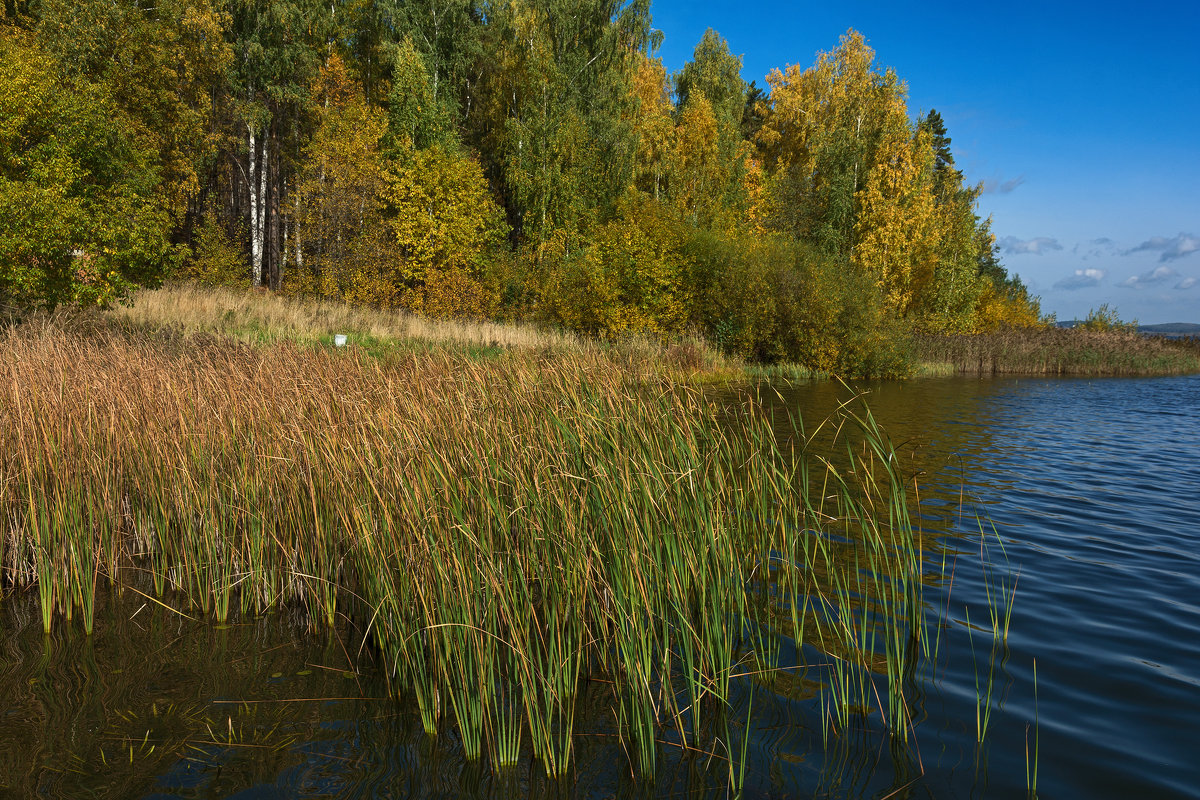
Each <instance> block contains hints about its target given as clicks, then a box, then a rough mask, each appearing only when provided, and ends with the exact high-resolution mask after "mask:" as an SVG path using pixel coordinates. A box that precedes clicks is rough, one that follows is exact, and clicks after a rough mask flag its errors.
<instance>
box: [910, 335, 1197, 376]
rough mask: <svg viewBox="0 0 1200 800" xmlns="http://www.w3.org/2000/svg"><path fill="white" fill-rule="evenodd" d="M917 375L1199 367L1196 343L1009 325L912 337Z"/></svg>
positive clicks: (1152, 371)
mask: <svg viewBox="0 0 1200 800" xmlns="http://www.w3.org/2000/svg"><path fill="white" fill-rule="evenodd" d="M914 347H915V353H916V358H917V361H918V363H919V364H920V365H921V368H920V374H926V375H936V374H966V375H1089V376H1134V375H1179V374H1186V373H1194V372H1200V348H1197V347H1196V346H1194V345H1190V344H1189V343H1187V342H1177V341H1171V340H1167V339H1163V338H1150V337H1146V336H1143V335H1141V334H1139V333H1136V332H1131V331H1120V330H1110V331H1091V330H1086V329H1083V328H1031V329H1014V330H1008V331H1001V332H997V333H989V334H971V335H961V336H917V337H914Z"/></svg>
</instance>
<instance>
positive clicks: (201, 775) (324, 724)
mask: <svg viewBox="0 0 1200 800" xmlns="http://www.w3.org/2000/svg"><path fill="white" fill-rule="evenodd" d="M855 391H863V392H865V393H866V397H867V400H868V402H869V404H870V407H871V409H872V411H873V413H874V415H875V416H876V417H877V418H878V419H879V421H880V422H881V424H882V425H883V426H884V427H885V428H886V430H887V431H888V432H889V433H890V435H891V438H892V440H893V442H894V443H895V444H896V446H897V448H898V449H899V451H900V453H901V455H902V457H903V458H904V459H905V465H906V469H911V471H912V472H913V473H916V474H920V476H921V482H922V486H923V488H922V497H921V499H922V511H923V518H922V519H923V525H925V526H927V528H928V529H929V531H930V532H931V545H930V549H929V552H928V553H927V554H926V558H927V559H929V560H930V561H933V562H937V561H939V560H940V559H941V558H942V557H943V554H944V556H945V558H946V559H947V560H948V564H949V569H948V572H951V573H952V575H953V580H952V581H947V582H945V583H944V584H942V585H940V586H937V587H931V589H930V591H929V593H928V594H927V598H928V599H929V600H930V601H931V602H935V603H943V604H945V605H946V607H948V608H949V611H950V618H951V624H950V625H949V626H948V627H947V628H946V629H945V630H943V631H942V633H941V636H940V638H939V649H938V658H937V661H936V669H935V671H934V672H933V673H932V674H931V675H926V676H925V677H924V678H918V679H915V680H916V681H917V683H918V684H919V685H918V686H916V687H915V691H914V694H913V697H914V698H915V699H914V702H915V704H916V706H917V707H916V708H915V709H914V713H913V716H914V717H915V718H916V719H918V720H919V723H918V726H917V733H916V736H915V738H914V740H913V741H912V742H911V743H910V746H908V747H905V746H901V745H899V744H898V743H897V742H895V741H893V740H892V739H890V738H889V737H888V736H886V735H885V734H884V732H883V731H884V726H883V725H882V724H881V721H880V720H879V719H878V715H874V716H872V717H868V718H866V719H865V720H863V721H862V722H861V724H860V725H859V726H858V727H857V728H854V729H851V730H848V731H844V732H842V733H840V734H831V733H830V732H829V731H828V730H827V727H826V726H825V725H823V724H822V709H821V706H820V701H819V699H818V697H817V693H816V691H815V688H816V686H818V685H819V683H820V682H822V681H823V680H825V679H826V676H822V675H820V674H816V673H814V672H802V671H797V672H789V673H783V674H778V675H772V676H748V677H745V678H742V679H740V680H739V681H736V682H735V685H734V689H733V692H734V697H733V704H732V709H731V711H730V720H731V722H730V727H731V730H732V733H733V735H734V736H739V737H740V735H741V732H742V726H743V725H744V724H745V721H746V719H747V712H748V711H749V712H750V714H749V720H750V725H751V731H750V739H749V741H750V750H749V757H748V759H747V765H746V769H747V774H748V788H747V795H748V796H750V797H780V798H782V797H795V796H829V797H846V798H857V797H884V796H897V797H931V798H932V797H936V798H942V797H998V798H999V797H1015V796H1021V795H1023V794H1024V793H1025V790H1026V766H1027V758H1026V752H1027V744H1028V747H1029V749H1030V752H1032V748H1033V746H1034V744H1035V742H1036V744H1037V746H1038V749H1039V757H1038V760H1037V767H1038V789H1039V794H1040V795H1041V796H1043V797H1055V798H1064V797H1074V798H1094V797H1112V798H1117V797H1122V798H1124V797H1149V796H1153V797H1198V796H1200V788H1198V787H1200V766H1198V764H1200V757H1198V753H1200V748H1198V746H1197V744H1196V740H1195V737H1194V731H1196V730H1197V729H1200V600H1198V598H1200V378H1196V377H1187V378H1170V379H1152V380H1146V379H1141V380H1024V379H1020V380H1016V379H1006V380H975V379H970V380H966V379H945V380H922V381H912V382H908V383H902V384H901V383H874V384H865V385H862V386H859V387H855V388H854V389H853V390H852V389H849V388H847V387H842V386H839V385H836V384H832V383H814V384H810V385H805V386H800V387H795V388H793V389H789V390H787V391H784V392H782V393H780V394H779V395H776V394H774V393H767V392H763V393H762V398H763V401H764V402H765V403H766V404H767V405H768V407H769V409H770V410H771V411H772V413H775V414H777V415H778V417H779V419H780V420H781V421H782V419H783V418H784V417H785V416H786V414H787V413H788V412H789V411H790V412H793V413H795V412H798V413H800V414H801V415H802V417H803V419H804V421H805V426H806V430H807V431H808V432H809V433H810V434H814V433H815V434H816V439H817V441H816V443H814V444H812V445H810V447H813V448H814V449H819V448H820V447H821V446H822V444H821V437H822V436H824V435H826V433H827V432H826V431H818V430H817V423H818V422H819V421H820V420H822V419H824V418H826V417H827V416H829V415H830V413H831V412H833V411H834V410H835V409H836V408H837V407H838V405H839V404H840V403H842V402H844V401H846V400H847V399H849V398H851V397H853V395H854V392H855ZM976 510H982V511H984V512H986V514H987V516H988V517H989V518H990V520H991V521H992V523H994V525H995V528H996V530H997V531H998V532H999V534H1000V537H1001V541H1002V542H1003V550H1002V552H1001V550H1000V548H999V545H996V544H992V545H991V547H990V549H989V553H988V555H989V557H990V559H989V560H990V561H992V562H993V563H998V564H999V565H1000V566H1001V567H1003V568H1004V569H1006V570H1010V571H1011V573H1006V574H1011V575H1014V576H1015V575H1018V574H1019V578H1018V579H1017V587H1016V601H1015V604H1014V606H1013V612H1012V619H1011V625H1010V629H1009V636H1008V639H1007V647H1003V646H1002V647H1000V649H999V651H998V659H997V661H996V663H995V664H994V671H993V673H992V674H993V677H994V679H995V684H994V690H993V693H992V703H991V712H990V724H989V726H988V735H987V737H986V739H985V742H984V744H983V745H982V746H981V747H980V746H978V745H977V744H976V712H977V708H978V706H977V698H978V692H979V691H980V689H978V688H977V686H980V685H981V684H977V681H978V680H980V679H981V678H982V679H984V680H985V681H986V676H987V670H988V666H989V658H988V656H989V653H990V630H987V628H988V625H987V611H986V605H987V598H986V596H985V592H984V589H983V586H984V578H985V576H984V574H983V573H982V572H981V568H980V565H979V564H980V560H979V557H978V549H979V547H980V541H981V538H980V530H979V524H978V523H977V522H976V521H975V519H974V517H973V515H972V514H973V512H974V511H976ZM932 534H936V536H937V537H938V542H939V543H940V548H939V547H938V546H935V544H934V543H933V541H932ZM1010 585H1011V581H1010ZM104 602H105V603H107V604H108V610H107V611H106V612H105V613H98V614H97V629H96V633H95V635H94V636H93V637H91V638H87V637H85V636H83V635H82V632H81V631H80V630H79V629H78V626H76V628H75V629H73V630H72V629H70V627H71V626H68V625H61V626H57V627H56V628H55V631H54V633H53V634H52V635H51V636H50V637H48V638H47V637H43V635H42V632H41V625H40V616H39V615H38V613H37V608H36V603H35V600H34V599H33V597H25V598H22V597H16V598H13V597H9V598H6V599H5V600H4V602H3V603H0V713H2V714H3V723H2V724H0V795H2V796H10V795H11V796H14V797H24V796H43V797H80V796H90V797H153V798H166V797H179V798H217V797H233V796H237V797H240V798H275V797H296V796H303V797H389V796H390V797H460V796H466V797H554V796H561V797H581V798H582V797H587V798H591V797H596V798H600V797H665V796H690V797H723V796H725V786H724V777H725V776H726V775H727V774H728V768H727V766H726V764H725V763H724V762H723V761H722V760H721V758H722V756H721V755H720V754H695V753H688V752H686V751H684V750H682V749H681V748H679V747H678V746H677V745H676V744H673V743H671V742H670V737H669V736H667V735H664V739H665V740H667V741H666V742H665V743H664V745H663V746H662V748H661V750H662V756H661V759H662V763H661V765H660V768H659V771H658V777H657V778H656V780H655V782H654V784H653V785H650V786H646V785H642V784H639V783H638V782H637V781H635V780H634V779H633V778H632V777H631V776H630V774H629V769H628V766H627V765H628V758H627V756H626V755H625V754H624V752H623V751H622V750H621V748H620V745H619V744H618V742H617V739H616V737H615V731H614V729H613V726H612V719H611V711H610V710H609V709H607V708H606V707H605V706H604V705H603V704H602V703H601V700H600V698H604V697H606V695H605V694H604V693H603V692H587V691H585V692H584V693H583V695H582V699H581V701H580V702H581V703H584V704H585V708H584V709H581V711H580V714H579V716H580V718H581V719H587V720H589V722H588V723H586V724H585V725H584V726H583V732H582V734H581V736H580V737H579V740H578V742H577V748H578V749H577V757H576V759H575V763H574V768H573V775H571V776H570V778H569V779H568V780H566V781H564V782H562V783H557V784H552V783H548V782H547V781H546V780H545V779H544V778H543V777H542V775H541V771H540V768H539V767H538V766H537V765H536V764H535V763H534V762H532V760H530V759H528V758H526V759H524V760H523V761H522V763H521V765H520V766H519V767H518V768H516V769H514V770H511V771H510V772H509V773H506V774H502V775H493V774H492V773H491V771H490V770H489V769H488V767H487V766H486V762H485V763H482V764H473V763H470V762H467V761H466V760H465V759H463V758H462V755H461V749H460V748H459V747H458V746H457V743H456V741H455V737H454V733H453V731H452V730H447V731H445V732H444V733H443V734H442V735H441V736H440V738H439V739H438V740H437V741H430V740H429V739H427V738H426V737H425V735H424V734H423V733H422V731H421V726H420V722H419V719H418V718H417V716H416V713H415V710H413V709H410V708H409V707H408V704H407V703H405V702H404V701H403V700H399V701H398V700H395V699H390V698H388V697H387V693H388V690H387V686H386V682H385V681H384V680H383V677H382V674H381V670H380V669H379V668H378V666H377V665H375V664H373V663H372V662H371V659H370V652H371V648H370V646H369V645H368V646H367V647H366V648H364V649H361V650H360V644H361V643H360V642H358V641H357V640H356V639H355V634H354V632H353V631H352V630H350V629H345V630H339V631H335V632H334V633H332V634H327V633H321V634H317V635H313V634H310V633H308V632H307V631H306V629H305V627H304V625H303V621H302V620H300V619H289V618H287V617H286V615H278V614H277V615H273V616H270V617H267V618H263V619H251V620H244V621H241V622H240V623H239V624H236V625H233V626H230V627H228V628H224V629H219V628H217V627H215V626H212V625H209V624H205V623H197V622H193V621H190V620H187V619H184V618H182V617H180V616H178V615H176V614H174V613H172V612H170V611H168V610H166V609H163V608H161V607H159V606H156V605H154V604H153V603H149V602H146V601H145V600H144V599H143V598H141V597H139V596H137V595H134V594H132V593H128V592H127V593H126V594H125V596H124V597H122V598H116V597H107V598H106V599H105V601H104ZM968 617H969V618H970V622H971V623H972V624H973V625H975V626H977V627H982V628H983V629H985V630H976V631H974V632H970V628H968V626H967V620H968ZM799 660H800V659H799V654H797V653H795V652H794V651H793V652H791V653H788V652H786V651H785V652H783V653H781V654H780V663H784V664H787V663H798V662H799ZM1035 661H1036V670H1037V681H1036V692H1035V689H1034V687H1035V684H1034V663H1035ZM982 685H984V686H985V685H986V683H984V684H982ZM589 703H590V704H591V706H590V707H587V705H588V704H589ZM1035 715H1036V719H1037V724H1036V725H1035ZM1030 760H1031V759H1030ZM893 792H895V793H896V794H894V795H892V793H893Z"/></svg>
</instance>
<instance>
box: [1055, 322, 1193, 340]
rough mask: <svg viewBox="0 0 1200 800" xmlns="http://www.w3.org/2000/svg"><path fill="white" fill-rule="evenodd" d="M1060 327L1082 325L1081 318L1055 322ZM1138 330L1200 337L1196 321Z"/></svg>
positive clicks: (1176, 337) (1149, 332)
mask: <svg viewBox="0 0 1200 800" xmlns="http://www.w3.org/2000/svg"><path fill="white" fill-rule="evenodd" d="M1055 324H1056V325H1058V327H1060V328H1074V327H1075V326H1076V325H1082V324H1083V320H1081V319H1066V320H1059V321H1058V322H1056V323H1055ZM1138 332H1139V333H1144V334H1145V335H1146V336H1165V337H1167V338H1168V339H1183V338H1186V337H1196V338H1200V324H1197V323H1195V322H1164V323H1162V324H1161V325H1139V326H1138Z"/></svg>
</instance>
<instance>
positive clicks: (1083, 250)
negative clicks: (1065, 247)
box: [1071, 236, 1120, 261]
mask: <svg viewBox="0 0 1200 800" xmlns="http://www.w3.org/2000/svg"><path fill="white" fill-rule="evenodd" d="M1116 244H1117V243H1116V242H1114V241H1113V240H1112V239H1109V238H1108V237H1107V236H1102V237H1100V238H1099V239H1092V240H1091V241H1088V242H1080V243H1079V244H1077V245H1075V246H1074V247H1072V248H1071V253H1072V255H1077V256H1079V258H1080V260H1082V261H1087V260H1089V259H1092V258H1108V257H1111V256H1112V255H1113V254H1115V253H1119V252H1120V251H1119V250H1118V249H1117V246H1116Z"/></svg>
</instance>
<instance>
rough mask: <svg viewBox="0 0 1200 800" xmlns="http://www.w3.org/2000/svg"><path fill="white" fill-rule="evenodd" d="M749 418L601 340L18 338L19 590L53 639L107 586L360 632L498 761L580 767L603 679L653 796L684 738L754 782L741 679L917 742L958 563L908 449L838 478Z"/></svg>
mask: <svg viewBox="0 0 1200 800" xmlns="http://www.w3.org/2000/svg"><path fill="white" fill-rule="evenodd" d="M717 416H718V414H717V409H715V408H713V407H712V406H711V405H710V404H709V403H708V402H707V401H706V400H705V399H704V398H703V396H702V395H701V394H699V393H698V392H696V391H694V390H690V389H688V388H686V387H684V386H681V385H680V384H678V383H675V382H670V381H667V380H664V379H663V373H662V371H661V370H660V369H659V368H658V366H657V365H652V364H649V363H648V362H645V361H638V360H637V359H630V358H625V357H622V356H620V355H619V354H614V353H611V352H600V351H597V350H592V349H589V348H586V347H582V348H578V349H576V348H573V347H572V348H568V349H566V350H564V351H561V352H556V353H547V352H546V351H545V350H543V349H539V348H537V347H533V348H510V349H504V350H503V351H502V352H500V353H498V354H496V355H495V356H494V357H489V358H478V357H474V356H471V355H468V354H463V353H457V352H454V351H453V350H433V351H413V352H411V353H408V354H405V355H403V356H402V357H396V358H384V359H381V358H374V357H371V356H369V355H367V354H366V353H365V351H364V350H363V349H361V348H347V349H333V348H315V347H305V346H303V345H301V344H297V343H296V342H293V341H277V342H274V343H270V344H258V345H250V344H246V343H244V342H238V341H233V340H229V339H223V338H217V337H212V336H206V335H202V336H191V337H189V336H183V335H177V336H164V335H161V334H150V333H146V332H143V331H140V330H139V329H136V328H115V329H114V328H110V327H105V326H98V327H97V328H94V329H91V330H85V331H79V330H74V329H62V328H61V327H59V326H56V325H55V324H52V323H44V324H40V325H37V326H29V325H27V326H20V327H16V328H10V329H9V330H7V331H6V332H4V333H3V334H2V335H0V542H2V544H0V564H2V573H3V578H2V581H3V584H2V585H3V586H4V587H6V591H12V590H28V591H35V592H36V593H37V595H38V597H39V600H40V604H41V609H42V616H43V624H44V626H45V627H46V628H47V629H49V628H50V627H51V626H52V625H55V624H62V621H63V620H78V621H81V622H82V626H83V627H84V628H86V629H88V630H90V629H91V627H92V625H93V621H94V616H95V613H96V610H95V596H96V588H97V585H98V584H99V583H100V582H102V581H108V582H111V583H113V584H115V585H116V586H118V587H125V590H126V591H131V592H133V591H138V592H145V593H146V594H148V595H150V594H152V595H153V596H154V599H155V600H156V601H157V602H160V603H162V604H165V605H168V606H171V607H172V608H175V609H176V610H177V611H178V612H179V613H181V614H187V615H190V616H196V617H200V616H207V617H211V618H212V619H214V620H217V621H221V620H226V619H230V618H234V617H237V616H239V615H245V614H257V613H261V612H263V611H265V610H268V609H278V608H284V607H288V608H303V609H305V610H306V611H307V613H308V615H309V616H310V618H311V619H312V621H313V624H314V625H328V624H331V623H332V622H333V621H334V620H335V619H336V618H337V616H338V615H345V616H347V617H349V618H350V619H353V620H354V621H355V622H356V624H358V625H359V626H361V627H363V628H365V629H367V630H368V631H369V638H370V641H371V642H373V645H374V646H375V647H377V648H378V650H379V652H380V653H381V654H382V656H383V657H384V659H385V660H386V662H387V663H388V664H390V665H391V674H392V678H393V679H394V682H395V686H396V691H397V692H399V693H401V694H402V695H403V696H405V697H408V698H413V699H415V701H416V704H417V706H418V707H419V709H420V714H421V717H422V720H423V722H424V725H425V727H426V729H427V730H429V731H431V732H432V731H434V730H436V729H437V728H438V727H439V726H441V725H444V724H453V725H454V726H455V727H456V729H457V731H458V733H459V735H460V737H461V740H462V743H463V747H464V750H465V752H466V754H467V756H468V757H470V758H473V759H474V758H483V757H486V758H488V759H490V760H491V762H492V763H493V764H494V765H495V766H496V767H497V768H502V767H505V766H506V765H510V764H512V763H514V762H515V761H516V760H517V758H518V755H519V754H520V753H521V752H523V750H526V749H530V748H531V749H532V752H533V753H534V754H535V755H536V756H537V758H538V759H539V760H540V761H541V763H542V764H543V765H544V767H545V769H546V771H547V772H548V773H550V774H552V775H557V774H562V773H563V772H564V771H565V770H566V769H567V767H568V764H569V763H570V760H571V752H572V740H573V733H574V731H575V727H576V718H575V714H576V712H575V709H576V703H575V700H576V698H577V696H578V695H579V692H580V686H581V685H582V683H583V682H584V681H586V680H594V681H595V682H596V683H595V684H594V685H600V686H607V687H610V694H611V696H610V702H611V709H612V714H613V718H614V719H616V720H617V721H618V726H617V727H618V729H619V731H620V735H621V736H622V738H623V740H624V742H625V744H626V750H627V752H628V753H629V754H630V759H631V762H632V765H633V767H634V768H636V769H637V770H638V771H640V772H642V773H643V774H649V773H651V772H652V771H653V770H654V765H655V760H656V752H657V748H658V747H659V746H660V745H661V744H662V742H664V741H668V742H672V743H673V744H674V745H675V746H685V747H694V748H697V749H699V750H705V751H708V752H711V753H715V754H716V756H717V757H718V758H728V756H729V755H730V753H731V748H730V727H729V725H728V722H727V720H726V718H725V715H724V709H725V707H726V701H727V699H728V698H729V691H730V684H731V681H734V680H738V679H739V676H747V675H757V677H756V678H755V679H754V680H755V682H756V683H760V684H761V683H768V684H769V681H770V676H771V675H772V674H773V673H774V672H775V671H777V670H794V669H802V670H811V671H809V672H806V673H805V674H807V675H809V677H810V678H815V680H816V682H817V685H818V686H820V687H821V695H820V696H821V698H822V699H821V708H822V709H824V711H823V715H824V717H825V724H826V725H828V726H829V727H830V728H831V729H834V730H838V729H842V728H845V727H846V726H848V725H849V724H850V723H851V720H852V719H853V718H854V717H855V716H856V715H858V714H860V713H867V710H868V709H873V711H872V712H871V713H874V714H880V715H881V717H880V719H882V720H883V721H884V722H885V724H886V726H887V727H888V728H889V729H890V730H891V731H892V732H893V734H894V735H895V736H896V737H897V738H898V739H900V740H903V739H904V738H906V737H907V735H908V732H909V730H910V728H911V725H912V720H910V719H909V716H908V714H909V709H910V708H912V707H914V706H913V705H912V702H911V700H910V699H909V698H907V696H906V695H907V693H908V692H910V691H913V686H914V683H913V681H912V675H913V672H914V670H915V669H916V664H917V662H918V661H919V660H920V659H921V658H922V655H923V654H925V653H927V651H928V649H929V647H928V643H927V641H926V638H925V637H926V627H927V626H926V623H925V618H924V614H925V613H926V611H925V609H924V608H923V599H922V582H921V571H922V568H923V567H924V568H925V569H929V568H930V566H929V564H923V562H922V558H921V550H922V544H921V541H920V537H919V535H918V533H917V531H915V530H914V529H913V527H912V525H911V523H910V521H909V516H908V511H909V506H908V501H907V494H906V486H905V481H904V479H903V477H902V476H901V475H900V474H898V472H897V471H896V467H895V463H896V460H895V459H894V458H891V451H890V448H889V446H888V445H887V442H886V438H885V437H884V436H883V435H882V434H881V433H879V432H878V431H877V430H875V428H874V426H873V424H872V423H871V421H870V419H869V418H862V419H856V418H847V419H845V420H843V422H844V423H845V424H847V425H850V426H854V427H856V429H857V430H858V431H859V433H858V439H857V441H858V442H859V444H858V445H857V446H856V447H855V448H854V450H853V453H854V455H853V456H852V457H851V459H850V461H849V462H845V461H842V462H841V463H840V466H839V467H837V468H834V467H833V466H831V465H830V464H829V463H827V462H825V461H824V460H822V459H820V458H819V457H817V456H816V455H813V454H805V453H803V452H793V451H784V450H781V449H780V448H779V446H778V445H777V439H776V437H775V435H774V432H773V431H772V428H771V425H770V422H769V420H768V419H767V418H766V416H765V415H764V414H763V413H761V411H760V409H759V408H758V407H757V405H756V404H755V403H754V402H753V401H752V400H750V399H747V400H746V401H745V403H744V404H742V405H740V406H738V407H736V408H727V409H723V410H721V413H720V416H721V422H720V424H719V425H718V423H717ZM798 440H799V441H802V439H798ZM138 587H142V588H140V589H139V588H138ZM78 621H77V622H72V623H70V624H79V622H78ZM930 627H932V628H934V629H936V625H931V626H930ZM791 642H794V643H795V645H796V646H795V647H794V648H793V647H792V646H791V644H790V643H791ZM781 653H787V654H788V661H787V662H785V663H781ZM793 658H799V659H800V662H801V663H799V664H797V663H795V662H794V661H792V659H793ZM734 760H735V759H728V762H727V763H728V764H729V768H730V775H731V782H736V781H735V779H734V769H735V764H734Z"/></svg>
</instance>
